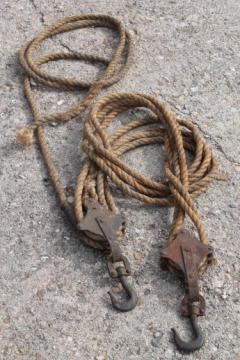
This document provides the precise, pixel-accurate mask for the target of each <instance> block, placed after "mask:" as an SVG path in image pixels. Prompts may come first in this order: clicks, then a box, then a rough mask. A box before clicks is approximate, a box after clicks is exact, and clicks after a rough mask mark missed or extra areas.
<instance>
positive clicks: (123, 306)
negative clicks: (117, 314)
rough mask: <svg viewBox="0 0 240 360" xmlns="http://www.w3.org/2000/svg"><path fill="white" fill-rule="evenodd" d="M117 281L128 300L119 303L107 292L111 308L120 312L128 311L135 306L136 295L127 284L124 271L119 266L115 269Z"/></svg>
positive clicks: (111, 293)
mask: <svg viewBox="0 0 240 360" xmlns="http://www.w3.org/2000/svg"><path fill="white" fill-rule="evenodd" d="M116 271H117V274H118V277H119V280H120V282H121V284H122V286H123V288H124V290H125V291H126V293H127V296H128V299H126V300H125V301H119V300H118V299H117V298H116V296H115V295H114V294H113V292H112V291H109V292H108V294H109V296H110V298H111V301H112V304H113V306H114V307H115V308H116V309H117V310H120V311H130V310H132V309H134V308H135V306H136V305H137V300H138V297H137V293H136V291H135V290H134V288H133V287H132V286H131V285H130V284H129V283H128V281H127V276H126V271H125V269H124V267H122V266H119V267H117V268H116Z"/></svg>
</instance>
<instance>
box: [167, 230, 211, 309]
mask: <svg viewBox="0 0 240 360" xmlns="http://www.w3.org/2000/svg"><path fill="white" fill-rule="evenodd" d="M211 257H212V249H211V248H210V247H209V246H207V245H205V244H202V243H201V242H200V241H198V240H197V239H196V238H195V237H194V236H193V235H192V234H191V233H189V232H188V231H186V230H183V231H181V232H180V233H179V234H178V235H177V237H176V239H175V240H174V241H173V242H172V243H171V244H170V245H168V246H167V247H166V248H165V249H163V250H162V252H161V260H162V266H163V267H164V268H167V269H170V270H174V271H176V272H177V273H178V274H179V275H180V276H181V277H183V278H184V280H185V285H186V294H185V297H184V298H183V300H182V305H181V313H182V315H184V316H190V315H191V314H192V311H193V304H194V303H195V304H196V305H197V306H195V307H194V312H195V315H197V316H202V315H204V314H205V307H206V306H205V300H204V298H203V297H202V296H201V295H200V293H199V285H198V279H199V272H200V269H201V266H202V264H203V263H204V262H208V261H209V259H210V258H211Z"/></svg>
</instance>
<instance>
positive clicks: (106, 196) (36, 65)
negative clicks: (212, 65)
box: [20, 15, 217, 249]
mask: <svg viewBox="0 0 240 360" xmlns="http://www.w3.org/2000/svg"><path fill="white" fill-rule="evenodd" d="M87 26H105V27H109V28H114V29H116V30H117V31H118V32H119V44H118V47H117V49H116V51H115V54H114V56H113V59H112V60H111V61H110V62H109V64H108V66H107V70H106V72H105V73H104V75H103V76H102V77H100V78H99V79H98V80H97V81H96V82H94V83H87V82H82V81H76V80H73V79H67V78H62V77H56V76H50V75H48V74H47V73H45V72H44V71H42V70H40V65H42V64H43V63H46V62H49V61H53V60H59V59H84V60H88V61H101V62H103V63H104V64H106V63H107V61H106V59H102V58H100V57H96V56H91V55H83V54H80V53H75V52H74V53H68V54H67V53H58V54H50V55H47V56H44V57H42V58H40V59H38V60H33V57H32V56H33V52H34V51H35V49H36V48H37V46H38V45H39V44H40V43H41V42H42V41H43V40H44V39H46V38H48V37H50V36H53V35H55V34H57V33H61V32H64V31H69V30H73V29H76V28H83V27H87ZM126 47H127V48H128V54H127V59H126V62H125V64H124V65H122V66H121V65H120V61H121V59H122V56H123V51H124V49H125V48H126ZM131 54H132V39H131V36H130V34H129V32H128V31H127V30H126V29H125V28H124V27H123V26H122V25H121V23H120V22H119V21H117V20H116V19H114V18H112V17H110V16H105V15H82V16H74V17H68V18H65V19H63V20H61V21H59V22H57V23H56V24H54V25H52V26H50V27H48V28H47V29H46V30H44V31H43V32H42V33H40V34H39V35H38V36H37V37H36V38H35V39H34V40H33V41H31V42H30V43H29V44H27V46H25V47H24V48H23V49H22V50H21V53H20V61H21V63H22V65H23V67H24V68H25V70H26V72H27V74H28V77H27V78H26V80H25V93H26V96H27V99H28V101H29V104H30V106H31V109H32V111H33V114H34V127H36V129H37V135H38V140H39V143H40V146H41V149H42V153H43V157H44V159H45V162H46V164H47V167H48V170H49V174H50V177H51V179H52V181H53V184H54V187H55V189H56V192H57V194H58V196H59V199H60V203H61V206H62V207H63V208H64V209H65V210H66V212H67V213H68V214H69V215H70V216H71V217H72V218H73V219H74V221H75V222H77V223H79V222H80V221H81V220H82V219H83V217H84V215H85V211H86V208H85V205H86V200H87V199H88V198H89V197H90V198H94V199H96V200H97V201H98V202H99V203H100V204H102V205H104V206H105V207H106V208H108V209H110V210H111V211H113V212H115V213H117V212H118V209H117V207H116V205H115V202H114V198H113V195H112V192H111V187H110V184H109V180H111V182H112V183H114V184H115V185H116V186H117V187H118V188H120V189H121V190H122V191H123V192H125V193H126V194H127V195H129V196H131V197H134V198H136V199H138V200H140V201H142V202H144V203H147V204H151V205H159V206H174V207H175V211H174V219H173V223H172V226H171V231H170V235H169V239H168V241H169V242H171V241H173V240H174V238H175V237H176V235H177V233H178V232H179V231H180V230H181V228H182V226H183V223H184V219H185V215H188V216H189V217H190V219H191V220H192V222H193V224H194V225H195V226H196V229H197V231H198V233H199V237H200V240H201V241H202V242H203V243H205V244H207V243H208V238H207V233H206V230H205V228H204V226H203V224H202V222H201V219H200V215H199V212H198V210H197V207H196V205H195V204H194V201H193V199H194V198H196V197H197V196H199V195H200V194H201V193H203V192H204V191H205V190H206V189H207V187H208V185H209V183H210V182H211V181H212V180H213V178H214V177H215V175H216V172H217V162H216V160H215V159H214V156H213V154H212V151H211V150H210V148H209V146H208V145H207V143H206V141H205V140H204V139H203V138H202V137H201V134H200V132H199V130H198V129H197V128H196V127H195V126H194V125H193V123H192V122H190V121H186V120H182V119H178V118H176V117H175V116H174V115H173V113H172V112H171V110H170V109H169V107H168V106H167V105H165V104H163V103H161V102H159V101H158V100H156V99H154V98H153V97H150V96H146V95H141V94H131V93H123V94H112V95H109V96H106V97H104V98H102V99H100V100H98V102H97V103H96V104H95V105H94V107H93V109H92V111H91V112H90V114H89V115H88V117H87V119H86V121H85V126H84V137H83V141H82V149H83V150H84V151H85V153H86V154H87V156H88V160H87V162H86V163H85V165H84V166H83V168H82V169H81V172H80V175H79V177H78V180H77V185H76V191H75V209H74V213H73V211H72V208H71V206H70V205H69V204H68V202H67V196H66V194H65V190H64V187H63V185H62V183H61V181H60V177H59V173H58V171H57V169H56V167H55V165H54V162H53V160H52V157H51V155H50V150H49V148H48V144H47V141H46V137H45V132H44V129H43V125H44V124H46V123H47V122H49V121H53V120H54V121H69V120H71V119H74V118H76V117H78V116H79V114H80V113H81V112H82V111H83V110H85V109H86V107H88V106H89V105H90V103H91V102H92V99H93V98H94V97H95V96H96V95H97V93H98V92H99V91H100V90H101V89H102V88H103V87H107V86H109V85H111V84H113V83H114V82H117V81H118V80H119V79H120V78H121V77H123V76H124V74H125V73H126V71H127V69H128V67H129V65H130V59H131ZM30 78H34V80H36V81H38V82H41V83H43V84H44V85H47V86H51V87H55V88H58V89H63V88H67V89H76V88H77V89H78V88H79V89H80V88H86V87H87V88H89V92H88V95H87V96H86V98H85V99H84V100H83V102H81V103H78V104H77V105H76V106H75V107H74V108H72V109H70V110H69V111H67V112H65V113H61V114H52V115H49V116H46V117H44V118H42V117H41V115H40V112H39V109H38V107H37V104H36V101H35V99H34V97H33V94H32V90H31V84H30ZM135 108H144V109H145V111H146V116H145V117H143V118H141V119H138V120H129V121H128V123H127V124H125V125H123V126H122V127H120V128H119V129H117V130H116V131H114V132H113V133H111V134H109V133H108V132H107V131H106V129H107V127H108V126H109V124H110V123H111V122H112V121H113V120H114V119H115V118H116V117H117V116H118V115H119V114H121V113H123V112H126V111H128V110H129V109H135ZM27 131H30V130H29V129H27V130H25V132H27ZM20 140H21V133H20ZM155 143H158V144H163V145H164V149H165V151H166V155H167V160H166V163H165V175H166V179H165V181H163V182H160V181H157V180H153V179H151V178H149V177H146V176H143V175H141V174H140V173H139V172H137V171H136V170H134V169H132V168H131V167H129V166H128V165H127V164H126V163H124V162H123V161H122V160H121V159H120V157H121V155H123V154H124V153H126V152H127V151H129V150H132V149H134V148H137V147H139V146H143V145H149V144H155ZM186 152H189V153H190V154H191V156H190V160H189V159H188V157H187V155H186ZM85 241H87V243H88V244H89V245H91V246H93V247H96V248H101V249H104V248H105V245H104V244H105V241H103V239H94V237H91V236H90V235H89V234H88V236H86V238H85Z"/></svg>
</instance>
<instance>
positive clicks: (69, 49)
mask: <svg viewBox="0 0 240 360" xmlns="http://www.w3.org/2000/svg"><path fill="white" fill-rule="evenodd" d="M59 43H60V45H62V46H63V47H64V48H65V49H67V50H68V51H70V52H76V51H75V50H73V49H71V48H70V47H69V46H68V45H66V44H65V43H64V42H63V41H62V40H59Z"/></svg>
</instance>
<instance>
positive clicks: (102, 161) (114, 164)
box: [75, 93, 217, 243]
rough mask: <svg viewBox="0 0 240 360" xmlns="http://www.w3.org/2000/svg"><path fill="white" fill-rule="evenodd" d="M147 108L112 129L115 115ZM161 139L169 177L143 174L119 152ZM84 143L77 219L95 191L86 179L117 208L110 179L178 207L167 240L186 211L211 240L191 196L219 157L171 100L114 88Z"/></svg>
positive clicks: (94, 114)
mask: <svg viewBox="0 0 240 360" xmlns="http://www.w3.org/2000/svg"><path fill="white" fill-rule="evenodd" d="M139 108H141V109H143V110H144V112H146V116H145V117H143V118H140V119H138V120H128V122H127V123H125V124H124V125H123V126H121V127H120V128H118V129H117V130H115V131H114V132H112V133H111V134H110V133H109V132H108V131H107V128H108V126H109V125H110V124H111V123H112V122H113V121H114V119H115V118H116V117H117V116H119V115H120V114H123V113H124V112H126V111H128V110H132V109H139ZM156 143H158V144H161V145H163V146H164V149H165V152H166V157H167V160H166V163H165V175H166V177H165V180H163V181H158V180H155V179H151V178H150V177H147V176H144V175H142V174H140V173H139V172H138V171H136V170H135V169H133V168H131V167H130V166H129V165H127V164H126V163H125V162H124V161H123V160H122V159H121V156H122V155H123V154H124V153H126V152H128V151H130V150H133V149H135V148H137V147H139V146H144V145H149V144H156ZM82 148H83V150H84V151H85V153H86V154H87V156H88V159H89V161H87V163H86V165H85V168H84V169H83V170H82V172H81V173H80V175H79V178H78V183H77V187H76V194H75V200H76V201H75V213H76V217H77V219H78V221H81V219H82V217H83V215H84V201H85V199H87V198H88V197H89V196H91V194H90V193H89V192H88V184H89V183H90V182H91V184H92V186H93V184H95V187H94V189H93V188H92V192H93V193H94V197H95V199H97V200H98V201H99V202H100V203H101V204H103V205H105V206H107V207H108V208H109V209H110V210H112V211H117V209H116V206H115V204H114V200H113V197H112V194H111V192H110V190H109V184H108V182H109V180H108V179H110V180H111V182H112V183H114V185H116V187H118V188H119V189H121V190H122V191H123V192H124V193H126V194H127V195H129V196H131V197H133V198H135V199H138V200H140V201H142V202H144V203H147V204H151V205H158V206H159V205H160V206H162V205H164V206H174V207H175V216H174V221H173V225H172V229H171V232H170V236H169V241H172V240H174V238H175V236H176V235H177V233H178V232H179V230H180V229H181V227H182V225H183V221H184V217H185V214H187V215H188V216H189V217H190V218H191V220H192V222H193V223H194V225H195V226H196V228H197V230H198V232H199V236H200V239H201V241H202V242H203V243H207V242H208V239H207V233H206V231H205V228H204V226H203V224H202V222H201V219H200V214H199V212H198V209H197V207H196V205H195V204H194V202H193V199H194V198H196V197H197V196H199V195H200V194H201V193H202V192H204V191H205V190H206V189H207V187H208V185H209V183H210V182H211V181H212V179H213V178H214V177H215V175H216V172H217V162H216V160H215V158H214V156H213V154H212V151H211V150H210V149H209V147H208V145H207V144H206V142H205V140H204V139H203V138H202V137H201V134H200V132H199V130H198V129H197V128H196V127H195V126H194V125H193V124H192V122H190V121H186V120H181V119H178V118H176V117H175V116H174V114H173V113H172V111H171V109H170V108H169V106H168V105H166V104H164V103H162V102H160V101H158V100H157V99H155V98H153V97H151V96H147V95H143V94H133V93H115V94H111V95H109V96H105V97H104V98H102V99H100V100H98V101H97V103H96V104H95V105H94V107H93V109H92V111H91V113H90V114H89V116H88V118H87V120H86V122H85V126H84V139H83V142H82Z"/></svg>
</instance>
